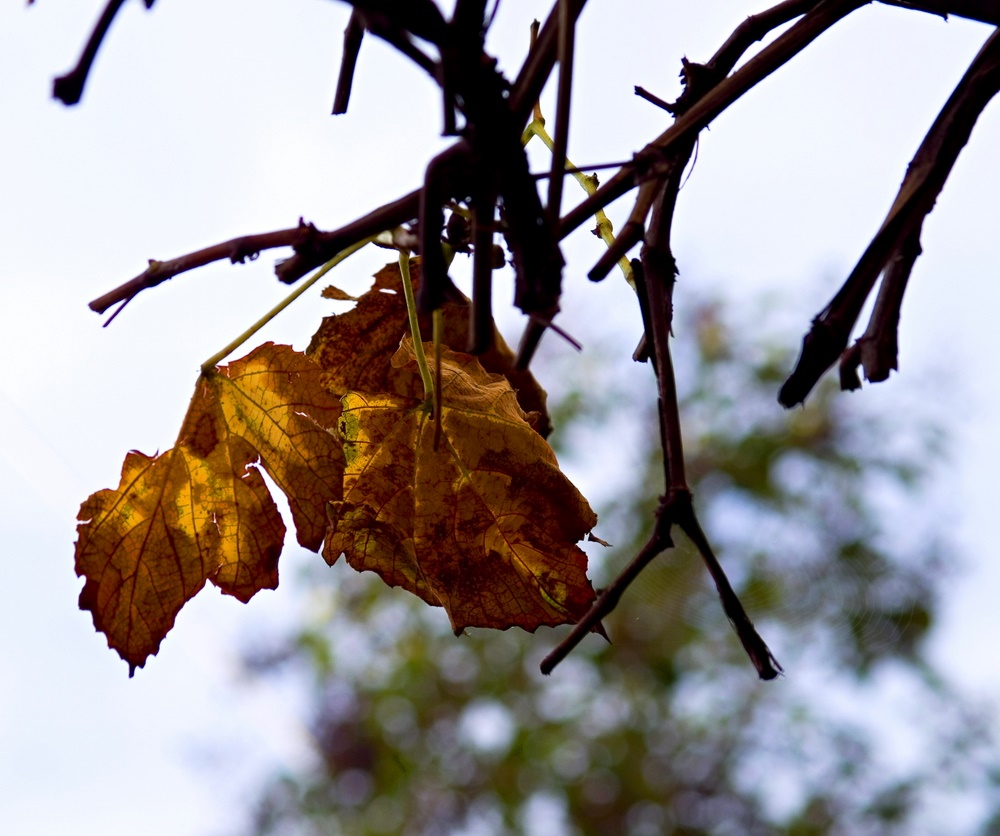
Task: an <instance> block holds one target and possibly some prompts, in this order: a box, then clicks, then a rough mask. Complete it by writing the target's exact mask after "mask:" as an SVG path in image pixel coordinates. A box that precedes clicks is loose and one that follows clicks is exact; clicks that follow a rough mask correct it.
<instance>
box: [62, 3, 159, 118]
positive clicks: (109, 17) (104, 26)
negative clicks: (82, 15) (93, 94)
mask: <svg viewBox="0 0 1000 836" xmlns="http://www.w3.org/2000/svg"><path fill="white" fill-rule="evenodd" d="M154 2H155V0H143V3H144V4H145V6H146V8H147V9H150V8H152V6H153V3H154ZM124 3H125V0H108V4H107V5H106V6H105V7H104V11H103V12H101V16H100V17H99V18H98V19H97V24H96V25H95V26H94V29H93V31H92V32H91V33H90V37H89V38H88V39H87V43H86V45H85V46H84V48H83V53H82V54H81V55H80V60H79V61H77V63H76V66H75V67H74V68H73V69H72V70H71V71H70V72H68V73H66V74H65V75H61V76H59V77H58V78H57V79H55V81H54V82H53V83H52V97H53V98H56V99H59V101H61V102H62V103H63V104H64V105H67V106H71V105H75V104H77V103H78V102H79V101H80V97H81V96H82V95H83V88H84V86H85V85H86V84H87V76H88V75H89V74H90V68H91V66H93V63H94V59H95V58H96V57H97V51H98V50H99V49H100V48H101V44H102V43H103V42H104V37H105V35H107V34H108V30H109V29H110V28H111V22H112V21H113V20H114V19H115V15H116V14H118V10H119V9H121V7H122V6H123V5H124Z"/></svg>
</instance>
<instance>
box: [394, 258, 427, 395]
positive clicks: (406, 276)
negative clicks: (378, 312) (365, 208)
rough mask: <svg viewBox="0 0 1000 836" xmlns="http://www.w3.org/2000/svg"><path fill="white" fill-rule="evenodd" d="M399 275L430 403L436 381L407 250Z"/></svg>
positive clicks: (414, 352)
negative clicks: (424, 337)
mask: <svg viewBox="0 0 1000 836" xmlns="http://www.w3.org/2000/svg"><path fill="white" fill-rule="evenodd" d="M399 273H400V276H402V279H403V295H404V296H405V297H406V313H407V315H408V316H409V318H410V336H411V337H412V338H413V354H414V356H415V357H416V358H417V368H419V369H420V379H421V380H422V381H423V383H424V399H425V400H427V401H430V400H431V399H432V398H433V397H434V379H433V378H432V377H431V370H430V368H428V366H427V357H426V356H425V355H424V343H423V340H422V339H421V337H420V320H419V319H418V317H417V299H416V297H415V296H414V295H413V282H412V281H411V279H410V254H409V253H408V252H407V251H406V250H400V251H399Z"/></svg>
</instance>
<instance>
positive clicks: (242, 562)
mask: <svg viewBox="0 0 1000 836" xmlns="http://www.w3.org/2000/svg"><path fill="white" fill-rule="evenodd" d="M320 374H321V372H320V369H319V368H318V367H317V366H316V365H315V364H314V363H312V362H310V361H309V360H308V359H306V358H305V357H304V356H303V355H301V354H298V353H296V352H294V351H292V349H290V348H288V347H287V346H275V345H272V344H270V343H268V344H265V345H263V346H261V347H260V348H258V349H256V350H255V351H253V352H252V353H251V354H250V355H248V356H247V357H245V358H243V359H242V360H238V361H236V362H234V363H232V364H231V365H229V366H228V367H222V368H219V369H216V370H215V371H214V372H212V373H210V374H207V375H203V376H202V377H200V378H199V380H198V384H197V386H196V389H195V394H194V397H193V398H192V400H191V405H190V407H189V408H188V413H187V416H186V417H185V419H184V424H183V426H182V429H181V432H180V435H179V437H178V444H177V446H176V447H175V448H174V449H172V450H168V451H167V452H165V453H163V454H161V455H159V456H155V457H152V458H151V457H148V456H145V455H143V454H142V453H138V452H132V453H130V454H129V455H128V456H127V457H126V459H125V464H124V467H123V469H122V478H121V482H120V484H119V486H118V488H117V489H116V490H103V491H98V492H97V493H95V494H93V495H92V496H91V497H90V498H89V499H88V500H87V501H86V502H84V504H83V506H82V507H81V509H80V514H79V519H80V520H81V521H82V522H81V524H80V525H79V526H78V527H77V531H78V535H79V537H78V540H77V544H76V570H77V574H79V575H82V576H84V577H85V578H86V583H85V584H84V588H83V590H82V592H81V593H80V607H81V608H82V609H86V610H90V611H91V612H92V613H93V616H94V625H95V626H96V627H97V629H98V630H100V631H102V632H103V633H105V634H106V635H107V637H108V644H109V645H110V646H111V647H113V648H114V649H115V650H117V651H118V653H119V654H120V655H121V656H122V658H123V659H125V661H127V662H128V663H129V666H130V671H132V672H134V670H135V668H136V667H142V666H143V664H144V663H145V660H146V658H147V657H148V656H149V655H151V654H153V653H156V651H157V650H158V649H159V646H160V642H161V641H162V640H163V637H164V636H165V635H166V634H167V632H168V631H169V630H170V628H171V627H172V626H173V623H174V620H175V618H176V616H177V613H178V612H179V611H180V609H181V607H182V606H183V605H184V603H185V602H186V601H188V600H189V599H190V598H191V597H192V596H194V595H195V594H196V593H197V592H198V591H199V590H200V589H201V588H202V587H203V586H204V584H205V581H206V580H211V581H212V583H214V584H215V585H216V586H218V587H219V588H220V589H222V591H223V592H226V593H228V594H230V595H234V596H235V597H237V598H239V599H240V600H241V601H248V600H249V599H250V598H251V597H252V596H253V595H254V594H255V593H256V592H257V591H258V590H260V589H273V588H274V587H276V586H277V584H278V565H277V564H278V556H279V555H280V553H281V548H282V544H283V542H284V535H285V526H284V523H283V522H282V521H281V516H280V514H279V513H278V509H277V507H276V506H275V504H274V501H273V499H272V498H271V495H270V493H269V491H268V489H267V486H266V484H265V483H264V479H263V477H262V475H261V473H260V470H259V469H258V467H257V466H256V464H257V463H258V462H261V463H262V464H263V466H264V467H265V469H267V471H268V473H269V474H270V475H271V477H272V478H273V479H274V480H275V482H277V483H278V485H279V486H280V487H281V488H282V490H284V491H285V492H286V493H287V494H288V495H289V501H290V504H291V507H292V515H293V518H294V520H295V525H296V528H297V531H298V539H299V542H300V543H302V544H303V545H305V546H308V547H310V548H312V549H313V550H315V549H317V548H318V547H319V545H320V543H321V542H322V539H323V532H324V529H325V526H326V521H325V520H326V510H325V509H326V504H327V503H328V502H329V501H331V500H334V499H338V498H339V497H340V495H341V493H340V492H341V486H342V473H343V454H342V449H341V445H340V439H339V437H338V436H336V435H335V433H334V432H331V431H330V430H329V429H327V428H328V427H334V425H335V422H336V420H337V418H338V416H339V414H340V404H339V403H338V402H337V401H336V400H335V399H333V398H332V397H331V396H329V395H328V394H327V393H326V392H325V390H324V389H323V388H322V387H321V386H320V383H319V377H320Z"/></svg>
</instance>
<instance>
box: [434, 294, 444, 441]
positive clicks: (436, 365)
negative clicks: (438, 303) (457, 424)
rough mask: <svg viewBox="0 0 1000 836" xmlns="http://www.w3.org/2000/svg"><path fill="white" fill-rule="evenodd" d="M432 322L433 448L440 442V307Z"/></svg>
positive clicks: (441, 334)
mask: <svg viewBox="0 0 1000 836" xmlns="http://www.w3.org/2000/svg"><path fill="white" fill-rule="evenodd" d="M432 316H433V323H434V332H433V333H434V337H433V339H434V449H435V450H437V449H438V447H439V446H440V444H441V347H442V344H443V343H444V314H443V312H442V310H441V308H436V309H435V311H434V313H433V315H432Z"/></svg>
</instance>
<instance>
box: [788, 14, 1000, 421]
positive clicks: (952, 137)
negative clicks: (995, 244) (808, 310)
mask: <svg viewBox="0 0 1000 836" xmlns="http://www.w3.org/2000/svg"><path fill="white" fill-rule="evenodd" d="M998 91H1000V29H997V30H996V31H994V33H993V34H992V35H991V36H990V37H989V39H988V40H987V41H986V43H985V44H984V45H983V48H982V49H981V50H980V51H979V54H978V55H977V56H976V57H975V59H974V60H973V62H972V64H971V65H970V66H969V69H968V70H967V71H966V73H965V75H964V76H963V77H962V79H961V81H959V83H958V85H957V86H956V87H955V90H954V91H953V92H952V94H951V96H950V97H949V98H948V101H947V102H946V103H945V106H944V107H943V108H942V109H941V112H940V113H939V114H938V117H937V118H936V119H935V120H934V124H933V125H932V126H931V128H930V130H929V131H928V132H927V135H926V137H924V141H923V142H922V143H921V144H920V148H918V149H917V153H916V154H915V155H914V157H913V160H912V162H911V163H910V165H909V167H908V168H907V171H906V176H905V177H904V178H903V183H902V185H901V186H900V187H899V193H898V194H897V195H896V200H895V201H894V202H893V204H892V207H891V208H890V209H889V214H888V215H887V216H886V219H885V221H883V223H882V226H881V228H880V229H879V231H878V232H877V233H876V235H875V237H874V238H873V239H872V242H871V243H870V244H869V245H868V248H867V249H866V250H865V252H864V254H863V255H862V256H861V258H860V260H859V261H858V263H857V265H856V266H855V267H854V270H853V271H851V274H850V275H849V276H848V277H847V280H846V281H845V282H844V284H843V286H842V287H841V288H840V290H839V291H838V292H837V295H836V296H834V298H833V299H832V300H831V301H830V303H829V304H828V305H827V306H826V308H824V309H823V310H822V311H821V312H820V313H819V315H818V316H817V317H816V318H815V319H814V320H813V324H812V328H811V329H810V331H809V333H808V334H806V336H805V337H804V338H803V340H802V352H801V354H800V355H799V359H798V361H797V363H796V364H795V368H794V370H793V371H792V373H791V374H790V375H789V377H788V380H786V381H785V384H784V385H783V386H782V387H781V391H780V393H779V394H778V401H779V402H780V403H781V404H782V405H783V406H786V407H791V406H795V405H796V404H800V403H802V401H804V400H805V398H806V396H807V395H808V394H809V392H810V391H811V390H812V388H813V386H815V385H816V382H817V381H818V380H819V378H820V377H821V376H822V375H823V373H824V372H825V371H826V370H827V369H829V368H830V366H832V365H833V364H834V362H836V360H837V358H838V357H840V355H841V353H842V352H843V351H844V349H845V348H846V347H847V340H848V338H849V337H850V335H851V331H853V330H854V326H855V324H856V323H857V319H858V316H859V315H860V313H861V308H862V306H863V305H864V303H865V300H866V299H867V298H868V295H869V294H870V293H871V290H872V288H873V287H874V285H875V282H876V280H877V279H878V276H879V274H880V273H881V272H882V271H883V270H885V269H886V268H887V267H888V266H889V265H890V263H891V262H893V260H894V259H895V260H896V261H895V263H896V269H895V273H894V278H893V283H894V288H893V289H892V290H891V291H887V292H892V293H896V294H898V295H899V297H900V302H901V300H902V286H903V285H905V280H906V278H907V277H908V276H909V273H910V270H911V269H912V267H913V262H914V261H915V260H916V257H917V255H918V254H919V251H920V250H919V246H920V232H921V229H922V227H923V223H924V219H925V218H926V217H927V215H928V214H929V213H930V212H931V210H932V209H933V208H934V204H935V202H936V201H937V197H938V195H939V194H940V192H941V189H942V188H944V184H945V182H946V181H947V179H948V175H949V174H951V170H952V168H953V167H954V165H955V161H956V160H957V159H958V155H959V153H960V152H961V150H962V148H964V147H965V144H966V143H967V142H968V141H969V137H970V136H971V134H972V129H973V128H974V127H975V124H976V120H977V119H978V118H979V115H980V113H982V111H983V108H985V107H986V105H987V104H988V103H989V102H990V100H991V99H992V98H993V97H994V96H995V95H996V94H997V92H998ZM904 245H905V246H904ZM890 310H891V306H890V305H888V304H887V305H886V307H884V308H883V309H882V310H881V311H880V321H881V323H882V324H879V323H875V324H873V326H872V328H873V329H874V330H873V332H872V333H873V334H875V333H877V332H878V331H879V330H880V329H884V328H887V327H890V325H889V322H890V319H891V316H890V314H889V311H890ZM887 317H888V318H887ZM851 362H853V358H848V360H847V363H848V365H850V363H851ZM874 368H877V364H876V365H875V366H873V369H874ZM849 388H850V387H849Z"/></svg>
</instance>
